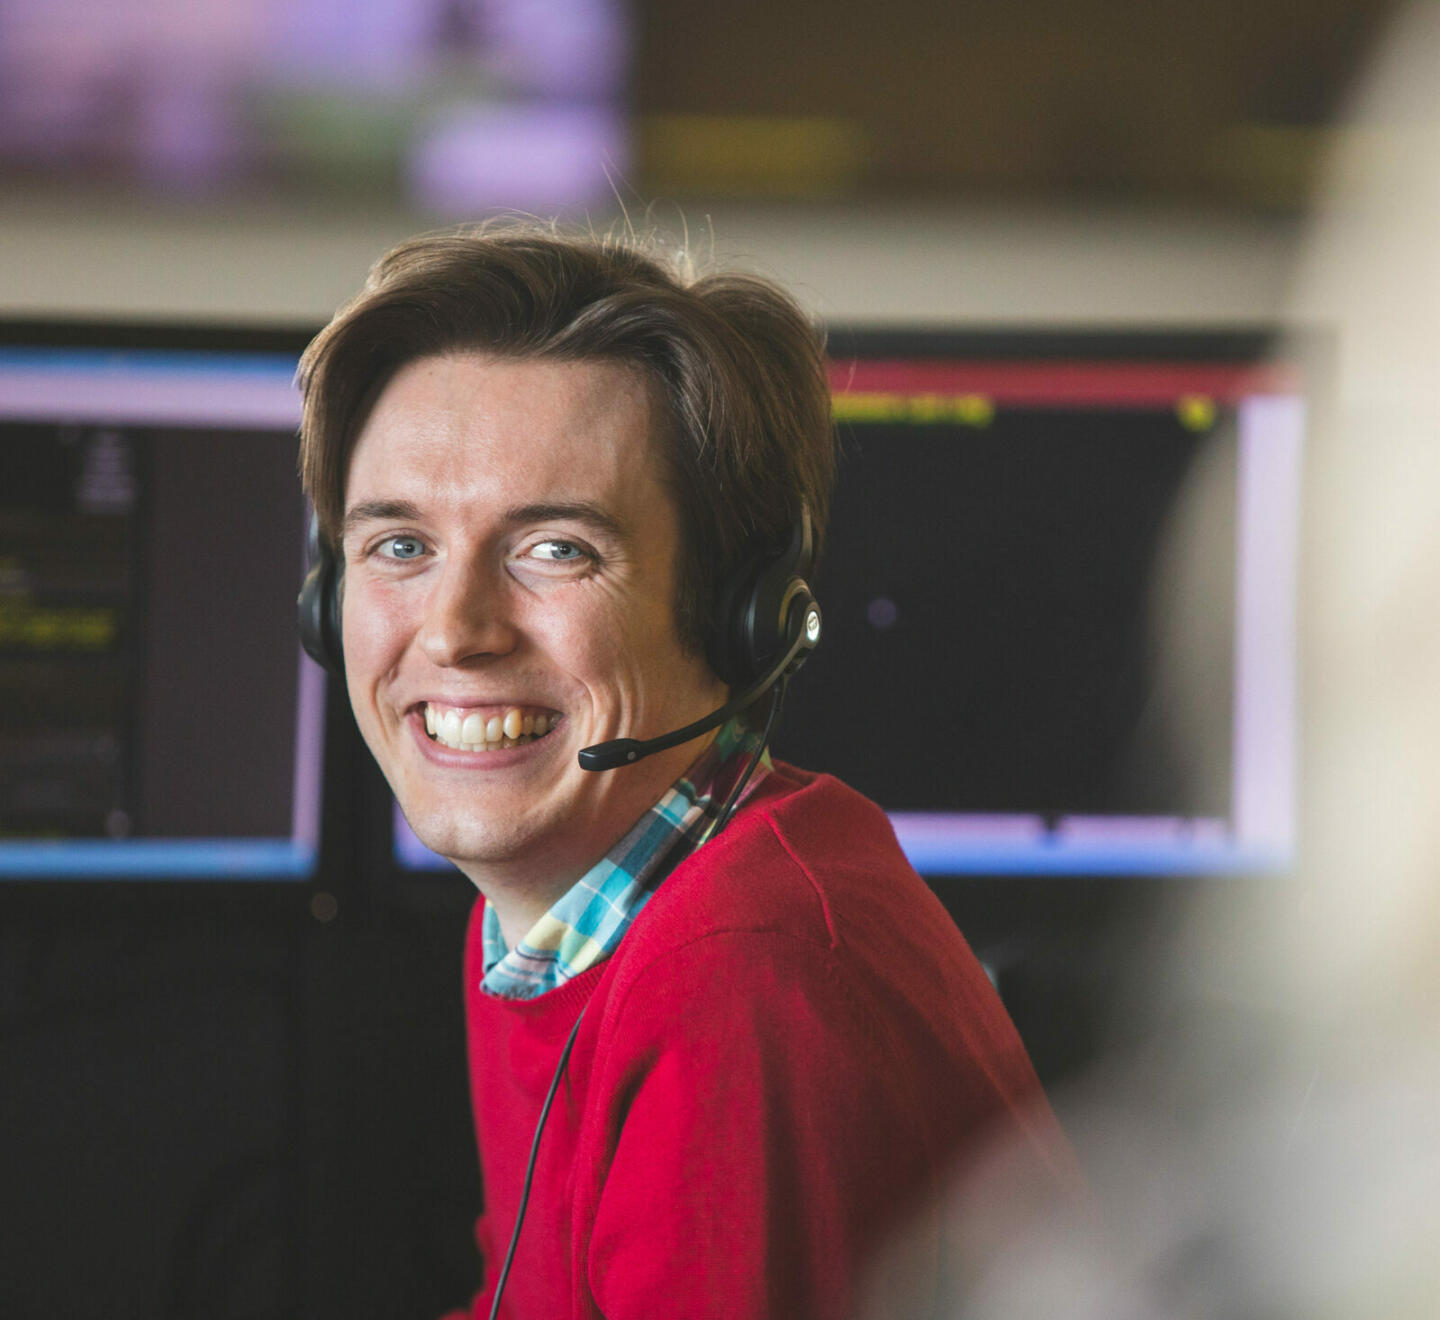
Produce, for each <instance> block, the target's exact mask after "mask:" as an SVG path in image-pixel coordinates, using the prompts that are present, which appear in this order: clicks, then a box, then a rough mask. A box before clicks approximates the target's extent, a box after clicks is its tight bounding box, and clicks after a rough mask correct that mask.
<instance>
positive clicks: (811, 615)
mask: <svg viewBox="0 0 1440 1320" xmlns="http://www.w3.org/2000/svg"><path fill="white" fill-rule="evenodd" d="M802 586H803V584H802ZM797 594H798V593H797ZM804 594H805V597H806V599H805V600H804V601H803V602H792V605H794V604H796V603H798V604H799V605H800V608H799V609H796V610H795V613H796V614H797V615H800V616H801V623H800V627H799V628H797V629H796V630H795V636H794V638H793V639H791V642H790V645H789V646H788V647H787V648H786V650H785V653H784V654H783V655H782V656H781V657H780V658H779V659H778V660H777V661H776V662H775V663H774V664H773V665H772V666H771V667H770V668H769V669H768V670H767V671H766V672H765V673H764V674H762V675H761V676H760V677H759V678H758V679H756V680H755V682H754V683H752V684H751V685H750V686H749V687H747V688H746V689H745V690H744V691H743V692H742V693H740V695H739V696H738V697H732V698H731V699H730V700H729V701H727V702H726V703H725V704H724V705H723V706H721V707H720V708H719V709H718V710H713V711H711V712H710V714H708V715H706V716H704V717H703V718H702V719H698V720H696V721H695V722H694V723H693V724H687V725H686V726H685V727H684V728H683V729H675V730H673V731H672V732H670V733H663V734H661V735H660V736H659V737H658V738H615V739H613V740H612V741H610V742H603V743H596V744H594V746H592V747H582V748H581V749H580V768H581V769H582V770H615V769H618V768H619V767H620V766H622V765H634V763H635V762H636V761H639V760H643V759H644V758H645V757H647V756H650V755H652V754H653V753H655V752H663V751H666V750H667V749H668V748H671V747H678V746H679V745H680V744H681V743H686V742H689V741H690V740H691V739H692V738H698V737H699V736H700V735H701V734H702V733H708V732H709V731H710V730H711V729H713V728H716V727H717V726H718V725H721V724H724V723H725V721H726V720H728V719H729V718H730V717H731V716H732V715H738V714H739V713H740V712H741V711H742V710H744V709H746V708H747V707H748V706H753V705H754V704H755V703H756V702H757V701H759V700H760V698H761V697H763V696H764V695H765V694H766V693H767V692H768V691H769V690H770V689H771V688H772V687H774V686H775V684H776V683H778V682H779V681H780V680H781V679H782V678H788V677H789V676H790V675H791V674H793V673H794V672H795V671H796V670H797V669H799V668H800V666H801V665H802V664H804V663H805V659H806V657H807V656H808V655H809V654H810V652H811V651H813V650H814V649H815V646H816V644H817V643H818V642H819V641H820V607H819V606H818V605H817V604H816V603H815V601H814V599H813V598H811V597H810V593H809V592H808V590H807V591H805V593H804ZM801 610H803V614H801Z"/></svg>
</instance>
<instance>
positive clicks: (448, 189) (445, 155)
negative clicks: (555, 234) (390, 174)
mask: <svg viewBox="0 0 1440 1320" xmlns="http://www.w3.org/2000/svg"><path fill="white" fill-rule="evenodd" d="M625 152H626V139H625V128H624V125H623V123H622V122H621V119H620V116H619V115H618V114H616V113H615V112H614V111H613V110H611V109H609V108H608V107H604V106H593V105H573V106H559V105H536V106H529V105H494V106H489V105H487V106H467V107H464V108H463V109H460V110H457V111H455V112H453V113H451V114H449V115H447V116H445V117H444V118H443V119H441V120H439V121H438V122H437V123H436V124H435V125H434V126H433V127H432V128H431V129H430V130H429V132H428V133H426V134H424V135H422V137H421V139H420V140H419V142H418V143H417V146H416V150H415V154H414V156H413V158H412V170H413V173H412V175H411V183H412V191H413V193H414V195H415V196H416V197H418V198H420V199H421V200H422V201H424V203H425V204H426V205H427V206H429V207H432V208H433V209H435V210H437V211H444V212H446V213H449V214H456V215H464V214H468V213H471V212H475V211H480V210H485V209H488V208H490V207H494V206H502V205H503V206H509V207H516V208H518V209H520V210H523V211H551V210H556V209H559V208H562V207H565V206H569V205H571V204H573V203H574V202H575V200H576V198H580V197H598V196H602V195H603V194H604V192H605V190H606V188H607V187H608V186H609V179H610V178H611V177H613V176H614V174H615V172H616V171H617V170H618V171H620V172H621V173H623V172H624V170H625V168H626V159H625Z"/></svg>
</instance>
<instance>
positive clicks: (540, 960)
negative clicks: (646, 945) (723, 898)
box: [480, 720, 770, 999]
mask: <svg viewBox="0 0 1440 1320" xmlns="http://www.w3.org/2000/svg"><path fill="white" fill-rule="evenodd" d="M759 740H760V735H759V734H758V733H756V732H754V731H753V730H749V729H746V728H744V727H742V726H741V724H740V723H739V721H738V720H731V721H730V722H729V723H728V724H726V725H725V726H724V727H722V728H721V730H720V732H719V733H718V734H717V735H716V737H715V740H714V742H712V743H711V744H710V746H709V747H708V748H707V749H706V751H705V752H704V754H703V755H701V757H700V758H699V759H698V760H697V761H696V762H695V763H694V765H692V766H691V767H690V769H689V770H687V771H686V772H685V773H684V774H683V775H682V776H681V777H680V778H679V779H677V780H676V781H675V782H674V783H673V784H672V785H671V786H670V787H669V788H668V789H667V790H666V791H665V794H664V796H663V797H662V798H661V799H660V800H659V801H658V802H657V803H656V804H655V805H654V806H653V807H651V808H650V809H649V810H648V811H647V812H646V813H645V814H644V815H643V816H641V817H640V819H639V820H638V821H636V822H635V825H634V826H633V827H632V828H631V830H630V832H629V833H628V834H626V835H625V837H624V838H623V839H621V840H620V842H619V843H617V844H616V845H615V846H614V847H613V848H612V849H611V850H610V851H609V852H608V853H607V854H606V855H605V856H604V857H602V858H601V859H600V860H599V861H598V862H596V863H595V865H594V866H592V867H591V868H590V869H589V870H588V871H587V872H586V873H585V874H584V875H583V876H581V877H580V879H579V880H577V881H576V882H575V884H574V886H573V887H572V888H571V889H570V890H569V891H568V892H567V893H566V894H564V895H563V896H562V897H561V898H560V899H559V900H558V901H557V902H556V903H555V905H554V906H553V907H552V908H551V909H550V911H549V912H547V913H546V914H545V915H544V916H543V917H541V918H540V920H539V921H537V922H536V923H535V925H534V926H533V927H531V929H530V931H529V933H528V934H527V935H526V936H525V937H524V938H523V939H522V940H521V941H520V943H519V944H518V945H516V946H515V948H513V949H511V948H508V947H507V946H506V944H505V937H504V935H502V934H501V932H500V919H499V918H498V917H497V916H496V915H495V909H494V908H492V907H490V906H488V905H487V906H486V908H485V915H484V920H483V924H482V926H481V938H482V940H483V942H484V959H485V977H484V980H482V981H481V983H480V988H481V989H482V990H484V991H485V992H486V993H487V994H492V995H499V996H501V997H503V998H506V999H534V998H536V997H537V996H538V995H543V994H544V993H545V992H546V991H547V990H554V989H555V988H556V987H557V986H561V985H564V984H565V982H566V981H568V980H570V979H571V977H574V976H578V975H579V974H580V973H581V972H583V971H585V969H586V968H588V967H593V966H594V965H595V964H596V963H598V962H601V961H602V960H603V959H605V958H608V957H609V956H610V954H612V953H613V952H614V951H615V947H616V946H617V945H618V944H619V943H620V940H621V938H622V937H623V936H624V934H625V932H626V931H627V930H629V928H630V923H631V922H632V921H634V920H635V918H636V917H637V916H638V915H639V913H640V910H641V909H642V908H643V907H644V906H645V904H646V903H648V902H649V901H650V899H651V898H652V897H653V895H654V893H655V891H656V889H658V888H659V887H660V882H661V881H662V880H664V879H665V877H666V876H667V875H669V874H670V872H671V871H673V870H674V869H675V868H676V867H677V866H678V865H679V864H680V863H681V862H682V861H684V860H685V858H687V857H688V856H689V855H690V854H691V853H692V852H694V851H695V850H696V849H697V848H699V847H700V846H701V845H702V844H703V843H705V841H706V840H707V839H709V838H710V836H711V834H712V833H713V831H714V828H715V818H716V816H717V815H718V814H719V811H720V807H721V805H722V804H723V803H724V801H725V798H726V797H727V796H728V795H729V792H730V790H731V788H732V787H733V786H734V784H735V781H736V779H737V778H738V776H739V775H740V774H742V773H743V772H744V768H745V765H746V764H747V762H748V760H749V758H750V757H751V756H753V755H754V753H755V749H756V747H757V746H758V744H759ZM769 769H770V756H769V753H768V752H767V753H766V754H765V755H764V756H762V757H761V758H760V764H759V765H757V766H756V767H755V772H754V774H753V775H751V777H750V782H749V783H748V784H746V785H745V791H744V793H743V794H742V795H741V797H740V802H744V801H745V799H746V798H748V797H749V796H750V794H751V793H753V792H754V791H755V788H756V786H757V785H758V784H759V783H760V781H761V780H762V779H763V778H764V777H765V775H766V774H767V773H768V772H769ZM612 773H620V774H623V773H624V771H623V769H622V770H620V771H618V772H612ZM736 805H737V807H738V806H739V803H737V804H736Z"/></svg>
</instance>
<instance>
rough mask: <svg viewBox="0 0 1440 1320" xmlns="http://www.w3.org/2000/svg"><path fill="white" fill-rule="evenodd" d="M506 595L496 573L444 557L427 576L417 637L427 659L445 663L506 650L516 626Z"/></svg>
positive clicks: (460, 662) (457, 663)
mask: <svg viewBox="0 0 1440 1320" xmlns="http://www.w3.org/2000/svg"><path fill="white" fill-rule="evenodd" d="M507 601H508V596H507V593H506V591H505V588H504V584H503V582H502V581H501V580H500V577H499V575H498V574H496V573H492V572H490V571H487V569H486V568H485V567H484V566H482V565H477V564H469V563H465V562H464V561H461V560H450V561H448V562H447V563H446V564H445V566H444V568H443V569H441V570H440V572H439V573H437V574H436V575H435V576H434V578H433V579H432V586H431V588H430V591H429V593H428V595H427V597H426V601H425V615H424V618H423V619H422V621H421V625H420V631H419V634H418V637H417V641H418V643H419V646H420V649H421V650H422V651H423V652H424V653H425V655H426V657H427V658H428V659H429V660H430V662H431V663H432V664H435V665H440V666H445V667H450V666H454V665H462V664H465V663H466V662H467V661H470V660H474V659H477V658H480V657H483V656H491V655H506V654H508V653H509V652H510V651H512V650H514V648H515V637H516V632H515V628H514V626H513V624H512V623H511V621H510V618H509V615H508V604H507Z"/></svg>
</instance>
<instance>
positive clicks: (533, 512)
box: [505, 500, 626, 540]
mask: <svg viewBox="0 0 1440 1320" xmlns="http://www.w3.org/2000/svg"><path fill="white" fill-rule="evenodd" d="M505 521H506V522H509V523H532V522H552V521H553V522H579V523H585V524H586V525H587V526H590V527H593V528H594V529H595V530H596V531H599V532H605V533H606V534H607V535H609V536H613V537H615V538H616V539H617V540H620V539H624V537H625V534H626V528H625V524H624V523H623V522H622V521H621V520H620V519H619V518H617V517H616V516H615V515H614V514H613V513H611V512H610V511H609V510H608V509H604V508H601V506H600V505H598V504H592V503H590V501H589V500H567V501H560V502H558V503H547V504H520V505H516V506H514V507H513V508H510V509H507V510H506V511H505Z"/></svg>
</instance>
